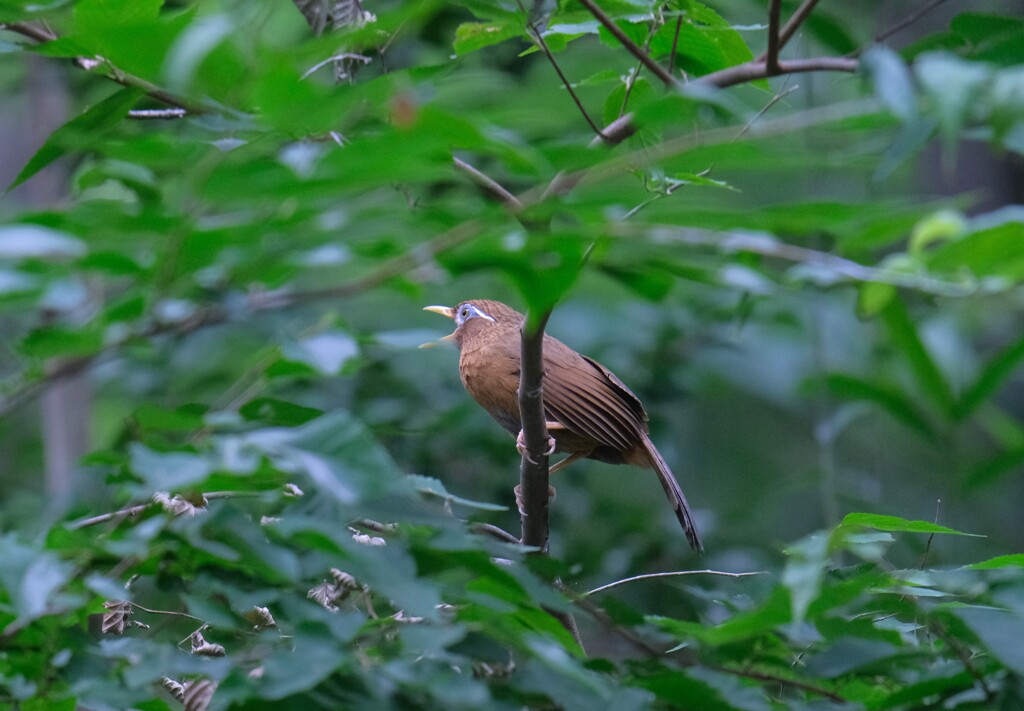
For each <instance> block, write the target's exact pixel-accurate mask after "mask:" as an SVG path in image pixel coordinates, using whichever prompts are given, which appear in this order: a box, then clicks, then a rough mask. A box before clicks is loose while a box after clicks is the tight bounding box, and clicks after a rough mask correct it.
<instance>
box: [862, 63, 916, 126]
mask: <svg viewBox="0 0 1024 711" xmlns="http://www.w3.org/2000/svg"><path fill="white" fill-rule="evenodd" d="M861 67H862V68H863V69H864V70H865V71H866V72H867V75H868V78H869V79H870V80H871V83H872V84H873V85H874V88H875V94H876V95H877V96H878V98H879V99H880V100H881V101H882V103H884V104H885V105H886V106H888V107H889V110H890V111H892V112H893V114H895V115H896V116H897V117H898V118H899V119H900V120H901V121H904V122H908V121H914V120H916V119H917V102H916V100H915V91H914V82H913V79H912V78H911V76H910V70H909V69H908V68H907V63H906V62H905V61H903V59H902V58H901V57H900V56H899V55H898V54H896V52H894V51H892V50H891V49H889V48H888V47H885V46H884V45H874V46H873V47H870V48H869V49H868V50H867V51H866V52H865V53H864V54H863V56H862V57H861Z"/></svg>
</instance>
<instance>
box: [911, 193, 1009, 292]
mask: <svg viewBox="0 0 1024 711" xmlns="http://www.w3.org/2000/svg"><path fill="white" fill-rule="evenodd" d="M928 266H929V268H931V269H932V270H933V271H936V272H947V273H954V274H955V273H957V272H962V271H964V270H967V271H969V272H970V273H972V274H974V275H975V276H977V277H987V276H1005V277H1010V278H1012V279H1019V278H1021V277H1022V276H1024V211H1021V210H1020V209H1018V208H1004V209H1002V210H998V211H996V212H994V213H990V214H988V215H982V216H979V217H976V218H974V220H972V222H971V230H970V231H969V232H968V233H967V234H964V235H963V236H961V237H960V238H959V239H957V240H955V241H952V242H947V243H945V244H943V245H942V246H940V247H939V248H938V249H936V250H935V251H934V252H932V255H931V259H930V260H929V264H928Z"/></svg>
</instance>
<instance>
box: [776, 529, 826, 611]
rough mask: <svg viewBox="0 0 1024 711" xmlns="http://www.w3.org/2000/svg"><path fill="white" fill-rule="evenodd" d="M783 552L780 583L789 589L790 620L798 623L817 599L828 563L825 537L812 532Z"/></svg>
mask: <svg viewBox="0 0 1024 711" xmlns="http://www.w3.org/2000/svg"><path fill="white" fill-rule="evenodd" d="M785 553H786V556H787V558H786V567H785V569H784V570H783V571H782V584H783V585H785V586H786V588H788V589H789V598H790V601H791V604H792V606H793V621H794V622H797V623H800V622H803V621H804V618H805V617H806V615H807V609H808V608H809V607H810V606H811V603H812V602H814V601H815V600H816V599H817V598H818V595H819V593H820V592H821V582H822V580H824V578H825V569H826V568H827V567H828V566H829V565H831V562H832V558H831V556H830V552H829V537H828V536H826V535H825V534H823V533H814V534H812V535H810V536H808V537H807V538H804V539H803V540H801V541H798V542H797V543H796V544H794V545H792V546H790V547H788V548H787V549H786V551H785Z"/></svg>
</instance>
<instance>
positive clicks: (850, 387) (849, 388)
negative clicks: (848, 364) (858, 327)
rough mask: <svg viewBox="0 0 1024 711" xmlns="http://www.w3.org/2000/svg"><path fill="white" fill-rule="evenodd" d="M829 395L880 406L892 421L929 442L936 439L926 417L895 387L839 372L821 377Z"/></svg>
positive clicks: (933, 429)
mask: <svg viewBox="0 0 1024 711" xmlns="http://www.w3.org/2000/svg"><path fill="white" fill-rule="evenodd" d="M824 383H825V386H826V387H827V388H828V389H829V391H830V392H832V393H835V394H836V395H839V396H841V397H844V398H846V399H850V400H866V401H868V402H873V403H875V404H876V405H880V406H881V407H882V408H883V409H884V410H885V411H886V412H888V413H889V414H890V415H892V416H893V417H894V418H896V419H897V420H899V421H900V422H902V423H903V424H905V425H907V426H908V427H910V428H912V429H914V430H916V431H917V432H918V433H920V434H921V435H923V436H924V437H926V438H928V439H930V440H932V439H935V438H936V437H937V435H936V433H935V428H934V427H933V426H932V423H931V422H930V421H929V420H928V418H927V417H925V415H924V414H923V413H922V412H921V411H920V410H919V409H918V408H917V407H915V406H914V404H913V403H911V402H910V401H909V400H908V399H907V398H906V396H905V395H904V394H903V392H902V391H901V390H899V389H897V388H893V387H888V386H884V385H879V384H876V383H872V382H869V381H867V380H864V379H862V378H857V377H854V376H852V375H845V374H843V373H829V374H827V375H826V376H825V378H824Z"/></svg>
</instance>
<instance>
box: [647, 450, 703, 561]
mask: <svg viewBox="0 0 1024 711" xmlns="http://www.w3.org/2000/svg"><path fill="white" fill-rule="evenodd" d="M643 444H644V449H645V450H646V451H647V456H648V458H649V459H650V461H651V466H652V467H653V468H654V471H656V472H657V473H658V479H659V480H660V481H661V486H662V488H664V489H665V495H666V496H667V497H668V500H669V503H671V504H672V508H674V509H675V511H676V518H678V519H679V525H680V526H682V527H683V532H684V533H685V534H686V540H688V541H689V542H690V547H691V548H693V550H695V551H697V552H698V553H703V552H704V546H703V545H702V544H701V542H700V534H699V533H698V532H697V523H696V522H695V521H694V520H693V512H692V511H690V505H689V504H688V503H687V501H686V495H685V494H684V493H683V489H682V487H681V486H679V482H678V481H676V477H675V475H674V474H672V470H671V469H669V467H668V464H667V463H666V462H665V460H664V459H663V458H662V456H661V452H659V451H658V448H657V447H655V446H654V442H652V441H651V438H650V437H648V436H647V435H646V434H645V435H644V439H643Z"/></svg>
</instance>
